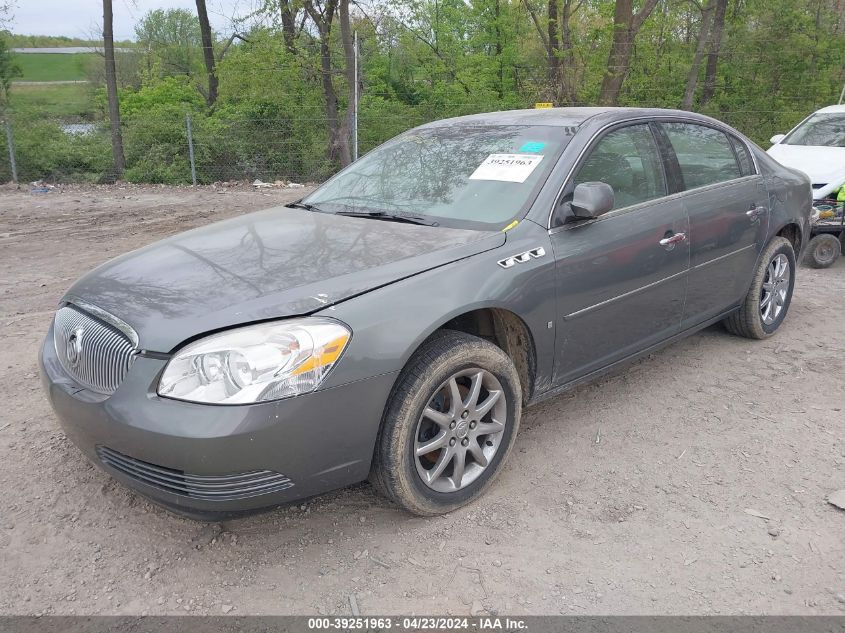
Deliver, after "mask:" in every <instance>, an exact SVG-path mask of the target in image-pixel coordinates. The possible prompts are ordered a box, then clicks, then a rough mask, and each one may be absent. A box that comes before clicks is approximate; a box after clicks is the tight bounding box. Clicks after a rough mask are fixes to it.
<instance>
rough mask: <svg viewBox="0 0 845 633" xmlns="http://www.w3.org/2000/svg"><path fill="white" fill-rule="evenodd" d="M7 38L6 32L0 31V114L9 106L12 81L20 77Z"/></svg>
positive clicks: (18, 68) (18, 67)
mask: <svg viewBox="0 0 845 633" xmlns="http://www.w3.org/2000/svg"><path fill="white" fill-rule="evenodd" d="M8 36H9V32H8V31H0V112H4V111H5V110H6V108H8V106H9V90H10V89H11V87H12V80H13V79H14V78H15V77H20V76H21V68H20V66H18V65H17V64H16V63H15V58H14V55H13V54H12V51H11V50H9V46H8V45H7V44H6V40H7V38H8Z"/></svg>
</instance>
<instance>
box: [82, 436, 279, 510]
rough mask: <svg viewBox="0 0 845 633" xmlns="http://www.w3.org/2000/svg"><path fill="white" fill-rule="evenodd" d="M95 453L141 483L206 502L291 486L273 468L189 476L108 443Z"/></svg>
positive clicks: (262, 493)
mask: <svg viewBox="0 0 845 633" xmlns="http://www.w3.org/2000/svg"><path fill="white" fill-rule="evenodd" d="M97 455H98V456H99V458H100V461H102V462H103V463H104V464H105V465H106V466H110V467H111V468H114V469H115V470H118V471H120V472H121V473H123V474H124V475H126V476H127V477H131V478H132V479H134V480H136V481H139V482H141V483H143V484H146V485H148V486H153V487H154V488H158V489H160V490H164V491H166V492H170V493H172V494H176V495H182V496H184V497H191V498H194V499H203V500H206V501H232V500H234V499H248V498H249V497H257V496H259V495H266V494H270V493H273V492H281V491H282V490H287V489H288V488H292V487H293V482H292V481H291V480H290V479H289V478H287V477H285V476H284V475H283V474H281V473H276V472H273V471H272V470H254V471H251V472H248V473H235V474H231V475H191V474H189V473H186V472H183V471H181V470H175V469H173V468H165V467H164V466H157V465H156V464H151V463H149V462H144V461H141V460H140V459H135V458H134V457H129V456H128V455H124V454H123V453H118V452H117V451H115V450H112V449H110V448H108V447H107V446H98V447H97Z"/></svg>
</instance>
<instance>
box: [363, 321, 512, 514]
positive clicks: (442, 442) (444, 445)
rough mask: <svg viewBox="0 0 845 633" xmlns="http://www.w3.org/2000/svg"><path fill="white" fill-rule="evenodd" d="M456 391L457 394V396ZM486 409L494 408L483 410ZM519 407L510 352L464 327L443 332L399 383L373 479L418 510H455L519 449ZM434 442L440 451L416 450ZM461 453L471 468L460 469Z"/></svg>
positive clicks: (384, 426)
mask: <svg viewBox="0 0 845 633" xmlns="http://www.w3.org/2000/svg"><path fill="white" fill-rule="evenodd" d="M476 384H479V389H477V390H475V391H474V390H473V387H474V386H475V385H476ZM453 389H457V390H458V398H453V397H452V396H451V394H452V393H454V391H453ZM496 392H498V393H499V395H498V396H495V395H494V394H495V393H496ZM473 394H476V399H475V403H476V404H475V405H473V398H472V396H473ZM483 407H487V408H488V410H487V411H484V412H482V415H477V414H476V409H477V408H478V409H482V408H483ZM424 412H425V415H424ZM521 412H522V389H521V387H520V381H519V374H518V373H517V371H516V367H514V364H513V362H512V361H511V359H510V358H509V357H508V356H507V354H505V352H504V351H502V350H501V349H500V348H499V347H497V346H496V345H493V344H492V343H490V342H488V341H485V340H484V339H481V338H478V337H476V336H472V335H469V334H465V333H463V332H455V331H451V330H442V331H440V332H437V333H436V334H435V335H433V336H432V337H431V338H430V339H429V340H428V341H426V342H425V343H424V344H423V345H422V346H421V347H420V349H419V350H417V352H416V353H415V354H414V355H413V356H412V357H411V359H410V360H409V361H408V364H407V365H406V366H405V368H404V369H403V370H402V373H401V374H400V376H399V378H398V380H397V381H396V385H394V388H393V392H392V393H391V395H390V398H389V399H388V403H387V406H386V408H385V414H384V419H383V420H382V425H381V429H380V431H379V435H378V439H377V440H376V448H375V454H374V456H373V466H372V469H371V472H370V481H371V482H372V483H373V485H374V486H375V487H376V489H377V490H378V491H379V492H381V493H382V494H383V495H384V496H386V497H387V498H389V499H391V500H392V501H394V502H395V503H397V504H398V505H400V506H402V507H403V508H405V509H406V510H408V511H409V512H412V513H414V514H418V515H421V516H433V515H437V514H444V513H446V512H451V511H452V510H455V509H456V508H459V507H461V506H463V505H465V504H467V503H469V502H471V501H473V500H474V499H476V498H478V497H479V496H480V495H481V494H482V493H483V492H484V490H485V489H486V488H487V487H488V486H489V485H490V484H491V482H492V481H493V480H494V479H495V477H496V475H497V474H498V473H499V471H500V470H501V468H502V465H503V464H504V462H505V459H506V458H507V456H508V453H509V452H510V450H511V448H512V447H513V443H514V440H515V439H516V434H517V431H518V429H519V420H520V415H521ZM500 426H502V427H503V428H501V430H499V427H500ZM485 430H487V431H490V432H489V434H488V433H484V431H485ZM428 447H435V448H433V449H432V450H431V451H430V452H427V453H423V454H420V455H418V451H419V450H425V449H426V448H428ZM461 454H462V455H463V463H464V464H465V467H464V468H463V469H462V470H461V471H458V470H457V468H458V463H459V462H460V461H461V458H460V457H459V455H461ZM482 462H486V466H485V465H483V464H482ZM460 475H462V476H460Z"/></svg>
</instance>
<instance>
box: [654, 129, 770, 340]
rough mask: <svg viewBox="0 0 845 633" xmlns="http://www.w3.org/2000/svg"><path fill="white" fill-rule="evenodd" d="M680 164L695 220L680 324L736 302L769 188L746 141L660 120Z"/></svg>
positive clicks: (762, 234) (764, 223)
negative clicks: (755, 164) (684, 305)
mask: <svg viewBox="0 0 845 633" xmlns="http://www.w3.org/2000/svg"><path fill="white" fill-rule="evenodd" d="M661 129H662V130H663V131H664V132H665V133H666V135H667V137H668V139H669V141H670V142H671V145H672V148H673V149H674V152H675V155H676V156H677V159H678V166H679V168H680V176H681V181H682V182H681V188H682V189H684V190H685V191H686V193H685V194H684V196H683V198H684V205H685V206H686V210H687V213H688V215H689V218H690V235H689V237H690V275H689V288H688V291H687V303H686V308H685V310H684V318H683V324H682V327H684V328H686V327H692V326H694V325H697V324H698V323H702V322H704V321H706V320H707V319H710V318H713V317H716V316H718V315H720V314H722V313H724V312H725V311H726V310H729V309H730V308H733V307H735V306H737V305H738V304H739V303H740V302H741V301H742V298H743V297H744V296H745V294H746V293H747V292H748V287H749V286H750V285H751V277H752V275H753V273H754V266H755V264H756V262H757V257H758V255H759V254H760V251H761V250H762V248H763V246H764V241H765V239H766V235H767V229H768V221H769V214H768V209H767V206H768V194H767V191H766V187H765V184H764V183H763V179H762V177H761V176H760V175H758V174H757V173H756V169H755V167H754V163H753V161H752V160H751V156H750V154H749V152H748V149H747V147H746V146H745V143H743V142H742V141H740V140H739V139H737V138H735V137H733V136H732V135H731V136H729V135H727V134H725V133H724V132H722V131H721V130H717V129H715V128H711V127H707V126H704V125H697V124H694V123H661Z"/></svg>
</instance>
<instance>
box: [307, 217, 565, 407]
mask: <svg viewBox="0 0 845 633" xmlns="http://www.w3.org/2000/svg"><path fill="white" fill-rule="evenodd" d="M524 224H525V225H526V226H524V227H523V226H520V227H519V229H520V230H519V231H518V233H517V231H514V232H512V233H509V234H508V239H507V242H506V244H505V245H504V246H502V247H500V248H497V249H494V250H492V251H488V252H485V253H480V254H477V255H473V256H471V257H468V258H466V259H463V260H460V261H457V262H453V263H451V264H448V265H446V266H442V267H440V268H437V269H434V270H429V271H426V272H423V273H420V274H418V275H415V276H413V277H410V278H407V279H404V280H402V281H399V282H396V283H393V284H390V285H388V286H385V287H382V288H379V289H377V290H373V291H372V292H368V293H366V294H364V295H361V296H359V297H355V298H353V299H350V300H348V301H344V302H342V303H339V304H337V305H334V306H331V307H329V308H327V309H325V310H323V311H321V312H320V313H319V314H320V315H324V316H330V317H334V318H337V319H340V320H341V321H343V322H344V323H346V324H348V325H349V326H350V327H351V328H352V339H351V340H350V342H349V345H348V347H347V349H346V350H345V351H344V354H343V357H342V358H341V360H340V361H339V362H338V364H337V367H335V369H334V370H333V371H332V373H331V375H330V376H329V377H328V378H327V380H326V383H325V388H330V387H335V386H339V385H342V384H345V383H348V382H352V381H356V380H363V379H365V378H370V377H372V376H377V375H381V374H387V373H391V372H397V371H399V370H401V369H402V368H403V367H404V366H405V364H406V363H407V362H408V359H409V358H410V357H411V355H412V354H413V353H414V352H415V351H416V350H417V349H418V348H419V346H420V345H421V344H422V343H423V341H425V340H426V339H427V338H428V337H429V336H430V335H431V333H432V332H434V331H435V330H437V329H438V328H439V327H441V326H442V325H443V324H444V323H446V322H448V321H450V320H451V319H454V318H455V317H457V316H459V315H461V314H464V313H466V312H470V311H473V310H478V309H482V308H501V309H504V310H509V311H511V312H513V313H515V314H516V315H518V316H519V317H520V318H521V319H522V320H523V321H524V322H525V324H526V325H527V327H528V329H529V331H530V333H531V335H532V337H533V340H534V344H535V351H536V363H537V365H536V368H537V373H536V377H535V382H534V385H535V390H536V391H537V392H542V391H545V390H546V389H548V388H549V386H550V383H549V380H550V376H551V372H552V368H553V365H554V349H555V344H554V337H555V332H554V329H552V328H549V327H548V323H549V322H551V323H553V324H554V323H555V321H556V319H555V309H556V308H555V283H554V281H555V270H554V268H555V267H554V258H553V255H552V250H551V245H550V241H549V237H548V232H547V231H546V230H544V229H542V228H541V227H539V226H537V225H536V224H533V223H531V222H525V223H524ZM538 247H542V248H543V249H544V251H545V254H544V255H543V256H540V257H531V258H529V259H528V261H525V262H523V263H516V264H514V265H513V266H511V267H509V268H503V267H502V266H500V265H499V264H498V261H499V260H501V259H504V258H506V257H508V256H512V255H516V254H519V253H523V252H526V251H529V250H531V249H535V248H538Z"/></svg>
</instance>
